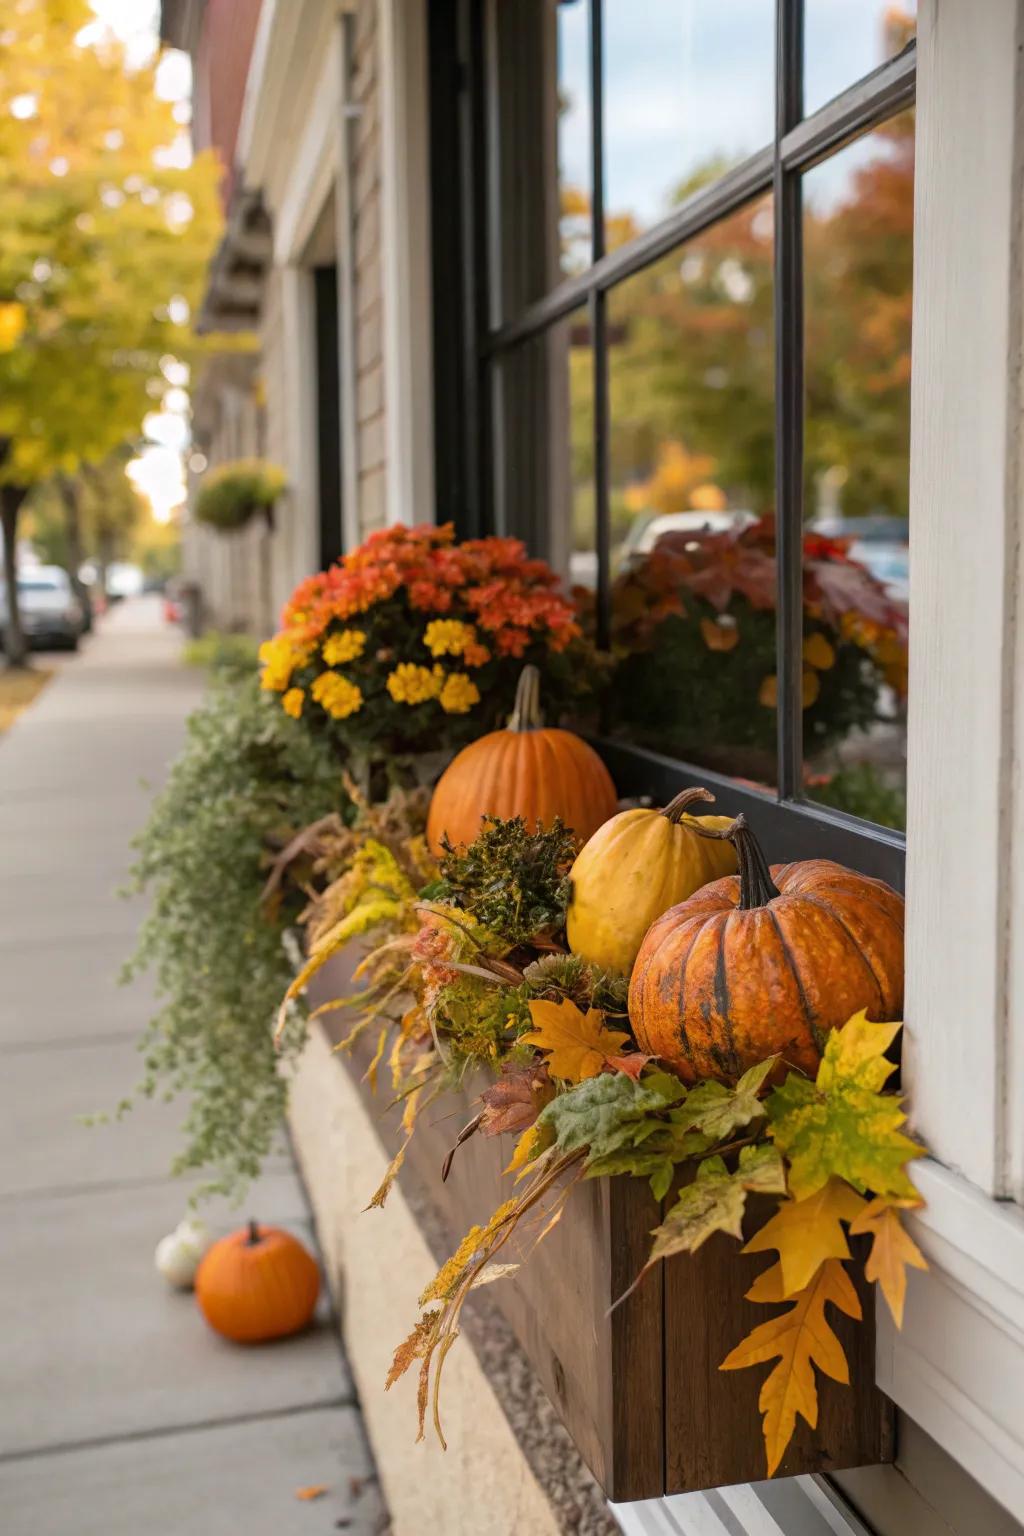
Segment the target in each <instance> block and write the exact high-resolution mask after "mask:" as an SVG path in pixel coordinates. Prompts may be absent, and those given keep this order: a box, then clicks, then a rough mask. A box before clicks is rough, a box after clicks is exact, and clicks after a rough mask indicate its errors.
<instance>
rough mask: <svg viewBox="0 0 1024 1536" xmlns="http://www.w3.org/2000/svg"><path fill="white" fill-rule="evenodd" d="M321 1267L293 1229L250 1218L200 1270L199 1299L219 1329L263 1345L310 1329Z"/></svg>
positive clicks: (210, 1253)
mask: <svg viewBox="0 0 1024 1536" xmlns="http://www.w3.org/2000/svg"><path fill="white" fill-rule="evenodd" d="M319 1294H320V1271H319V1269H318V1268H317V1263H316V1260H315V1259H314V1258H313V1256H312V1254H311V1253H309V1252H307V1250H306V1249H305V1248H304V1247H303V1246H302V1244H301V1243H300V1242H299V1241H298V1239H297V1238H295V1237H292V1235H291V1233H290V1232H284V1231H282V1230H281V1228H280V1227H261V1226H259V1225H258V1224H257V1223H256V1222H255V1221H250V1223H249V1225H248V1226H247V1227H242V1228H241V1230H240V1231H238V1232H232V1233H231V1234H230V1236H228V1237H222V1238H221V1239H220V1241H219V1242H216V1243H214V1245H213V1247H212V1248H210V1249H209V1251H208V1252H207V1254H206V1256H205V1257H204V1259H203V1261H202V1263H201V1264H200V1266H199V1269H198V1271H197V1272H196V1301H197V1302H198V1303H199V1308H200V1310H201V1312H202V1314H203V1316H204V1317H205V1318H206V1321H207V1322H208V1323H209V1325H210V1327H211V1328H213V1329H215V1330H216V1332H217V1333H221V1334H223V1335H224V1337H225V1338H226V1339H233V1340H234V1341H235V1342H236V1343H237V1344H263V1343H265V1342H266V1341H267V1340H269V1339H283V1338H285V1337H286V1336H287V1335H288V1334H290V1333H298V1332H299V1330H300V1328H305V1326H306V1324H307V1323H308V1322H309V1320H310V1318H311V1317H312V1316H313V1313H314V1311H315V1310H316V1302H317V1297H318V1296H319Z"/></svg>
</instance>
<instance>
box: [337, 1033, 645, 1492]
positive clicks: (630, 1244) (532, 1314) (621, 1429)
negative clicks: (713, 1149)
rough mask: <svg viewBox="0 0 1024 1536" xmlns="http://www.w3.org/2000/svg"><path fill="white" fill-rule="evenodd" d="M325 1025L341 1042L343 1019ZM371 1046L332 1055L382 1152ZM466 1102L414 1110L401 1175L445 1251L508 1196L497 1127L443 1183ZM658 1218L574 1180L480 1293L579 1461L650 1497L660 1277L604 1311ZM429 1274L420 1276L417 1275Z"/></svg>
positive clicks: (392, 1137)
mask: <svg viewBox="0 0 1024 1536" xmlns="http://www.w3.org/2000/svg"><path fill="white" fill-rule="evenodd" d="M328 1030H329V1033H330V1034H331V1036H332V1038H334V1039H339V1038H342V1037H343V1035H344V1033H345V1026H344V1025H339V1024H335V1025H330V1024H329V1025H328ZM375 1044H376V1036H375V1034H374V1032H373V1031H372V1030H370V1031H367V1033H366V1035H364V1036H363V1037H362V1038H361V1039H360V1040H359V1041H358V1042H357V1043H356V1046H355V1048H354V1049H353V1050H352V1051H351V1052H350V1053H349V1052H346V1053H345V1056H344V1060H345V1063H346V1066H347V1068H348V1070H349V1072H350V1073H351V1075H352V1077H353V1079H354V1080H355V1081H356V1082H358V1083H359V1084H360V1086H361V1091H362V1092H363V1093H364V1095H366V1096H367V1103H368V1105H369V1107H370V1108H371V1112H372V1113H373V1114H374V1115H375V1117H376V1123H377V1127H378V1133H379V1135H380V1136H381V1140H382V1142H383V1144H384V1146H385V1148H386V1150H387V1151H388V1153H389V1155H393V1153H394V1152H395V1151H396V1150H397V1149H398V1147H399V1145H400V1144H401V1141H402V1140H403V1134H402V1132H401V1130H400V1128H399V1118H400V1111H399V1109H398V1108H397V1107H396V1108H393V1109H391V1110H389V1111H386V1110H385V1108H384V1106H385V1105H386V1104H387V1102H388V1101H387V1088H386V1085H385V1084H382V1086H381V1088H380V1091H379V1092H378V1094H377V1095H376V1096H375V1097H374V1096H372V1095H370V1092H369V1088H368V1086H367V1085H366V1083H365V1082H364V1081H363V1079H364V1076H365V1072H366V1068H367V1065H368V1064H369V1062H370V1060H371V1059H372V1056H373V1052H374V1048H375ZM384 1076H385V1078H386V1074H384ZM477 1108H478V1104H477V1103H475V1102H474V1097H473V1095H472V1093H471V1092H469V1091H465V1090H464V1091H463V1092H461V1093H459V1094H458V1095H446V1096H445V1098H444V1099H443V1100H439V1101H438V1102H437V1103H435V1104H433V1105H431V1106H429V1107H428V1108H426V1109H425V1110H423V1111H422V1112H421V1115H420V1117H419V1120H418V1121H417V1125H416V1133H415V1135H414V1136H413V1138H412V1141H411V1142H410V1143H409V1148H408V1151H407V1153H406V1158H405V1164H404V1166H403V1169H402V1172H401V1174H400V1176H399V1178H400V1182H402V1183H404V1184H406V1185H408V1184H409V1182H410V1181H413V1183H414V1185H415V1187H416V1189H417V1192H418V1193H419V1194H420V1195H421V1197H423V1198H425V1199H426V1200H428V1201H429V1203H430V1205H431V1206H432V1207H433V1208H434V1210H435V1211H436V1212H437V1214H438V1216H439V1217H440V1218H441V1222H442V1224H443V1226H444V1227H445V1229H446V1231H447V1233H448V1237H449V1242H450V1246H451V1249H452V1250H453V1251H454V1249H455V1248H456V1247H457V1245H458V1243H459V1241H460V1240H461V1238H462V1237H464V1236H465V1234H466V1232H468V1231H469V1229H470V1228H471V1227H472V1226H474V1225H477V1224H482V1223H483V1222H485V1221H486V1220H487V1218H488V1217H489V1216H490V1215H491V1213H492V1212H493V1211H494V1210H495V1209H496V1208H497V1207H498V1206H499V1205H500V1204H501V1203H502V1202H503V1201H505V1200H507V1199H509V1198H510V1196H511V1195H512V1194H513V1193H514V1185H513V1182H512V1179H511V1177H503V1172H502V1171H503V1169H504V1167H505V1165H506V1164H507V1162H508V1159H509V1156H510V1154H511V1150H512V1147H513V1145H514V1142H513V1139H512V1138H511V1137H508V1136H506V1137H485V1136H480V1135H477V1136H475V1137H474V1138H473V1139H472V1141H471V1142H470V1143H469V1144H467V1145H465V1146H463V1147H462V1148H460V1150H459V1151H458V1152H457V1153H456V1155H455V1159H454V1161H453V1163H452V1168H451V1172H450V1174H449V1176H448V1179H447V1181H446V1182H444V1183H442V1181H441V1167H442V1164H443V1162H444V1159H445V1155H446V1153H447V1152H448V1150H449V1148H450V1147H451V1145H452V1143H453V1142H454V1140H455V1137H456V1135H457V1134H458V1132H459V1130H460V1128H461V1127H462V1126H463V1125H464V1124H465V1123H466V1121H467V1120H469V1119H471V1118H472V1116H473V1115H474V1114H475V1113H476V1111H477ZM367 1219H368V1220H372V1219H373V1216H372V1215H371V1216H369V1217H368V1218H367ZM383 1219H385V1220H386V1216H385V1217H384V1218H383ZM657 1220H658V1207H657V1205H656V1203H655V1202H654V1200H653V1199H652V1198H651V1196H650V1194H649V1192H647V1191H646V1190H645V1189H644V1188H643V1186H641V1185H640V1184H635V1185H630V1184H627V1182H626V1181H625V1180H614V1181H608V1180H601V1181H600V1182H597V1181H594V1182H583V1183H581V1184H579V1185H578V1187H576V1188H575V1189H573V1191H572V1193H571V1195H570V1196H569V1198H568V1200H567V1201H566V1202H565V1204H564V1206H563V1208H562V1213H561V1216H560V1217H559V1219H558V1221H557V1222H556V1223H555V1225H554V1226H553V1227H552V1228H551V1230H550V1231H549V1232H548V1233H547V1234H546V1236H545V1237H544V1239H543V1241H541V1242H537V1238H538V1236H539V1233H540V1232H541V1231H542V1229H543V1227H544V1225H545V1217H544V1215H543V1213H540V1214H538V1216H537V1218H536V1219H535V1220H534V1219H528V1222H527V1224H526V1227H525V1229H524V1231H523V1232H522V1234H517V1235H516V1236H515V1237H513V1238H512V1239H510V1241H509V1243H508V1245H507V1247H506V1248H505V1249H503V1250H502V1252H501V1254H500V1257H499V1259H498V1260H497V1262H517V1261H520V1260H522V1261H523V1267H522V1268H521V1270H520V1271H519V1273H518V1274H517V1275H516V1276H515V1278H514V1279H513V1280H509V1281H501V1282H499V1283H498V1284H497V1285H495V1286H494V1288H493V1289H492V1290H491V1292H490V1299H491V1300H492V1301H493V1302H494V1303H495V1304H496V1305H497V1306H499V1307H500V1308H501V1311H502V1312H503V1313H504V1315H505V1317H506V1318H507V1320H508V1322H509V1324H510V1325H511V1327H512V1330H513V1332H514V1333H515V1335H516V1338H517V1339H518V1341H519V1343H520V1344H521V1345H522V1348H523V1350H524V1352H525V1353H526V1355H527V1357H528V1358H529V1360H530V1363H531V1365H532V1366H533V1368H534V1370H535V1371H536V1373H537V1376H538V1378H539V1380H540V1382H541V1385H542V1386H543V1388H544V1390H545V1392H546V1393H547V1395H548V1397H549V1398H550V1399H551V1401H552V1403H553V1404H554V1406H555V1408H556V1410H557V1411H558V1414H559V1417H560V1418H561V1419H562V1422H563V1423H564V1424H565V1426H566V1428H567V1429H568V1431H569V1433H570V1434H571V1436H572V1438H573V1440H574V1441H575V1443H576V1445H577V1447H578V1449H579V1451H580V1454H581V1455H582V1457H583V1459H584V1461H586V1463H587V1465H588V1466H589V1467H590V1469H591V1471H592V1472H593V1473H594V1476H595V1477H596V1478H597V1480H598V1482H599V1483H600V1484H601V1486H602V1487H603V1488H604V1489H605V1491H606V1492H607V1493H608V1495H609V1497H610V1498H614V1499H616V1500H625V1499H638V1498H649V1497H651V1496H652V1495H654V1494H660V1493H661V1492H662V1490H663V1489H664V1486H665V1469H664V1399H663V1378H662V1373H663V1359H664V1349H663V1337H662V1327H663V1321H662V1280H661V1276H660V1274H659V1275H655V1276H652V1277H651V1283H650V1285H649V1286H647V1285H645V1286H644V1287H643V1288H642V1291H641V1292H640V1293H638V1294H637V1295H635V1296H633V1297H631V1298H630V1300H629V1301H628V1302H626V1303H624V1304H623V1305H622V1306H621V1307H617V1308H615V1310H614V1311H611V1307H612V1303H613V1302H614V1301H616V1300H617V1299H618V1297H619V1296H621V1295H622V1293H623V1291H625V1290H626V1289H627V1287H628V1286H629V1284H630V1282H631V1281H632V1280H633V1279H634V1278H635V1276H636V1274H637V1272H638V1271H639V1269H640V1268H641V1266H642V1264H643V1261H644V1257H645V1255H646V1252H647V1245H648V1243H649V1241H650V1239H649V1233H650V1230H651V1228H652V1227H653V1226H654V1225H656V1223H657ZM429 1279H430V1276H429V1275H424V1277H423V1284H424V1285H425V1284H426V1283H427V1281H428V1280H429ZM412 1321H413V1319H411V1318H410V1326H411V1324H412Z"/></svg>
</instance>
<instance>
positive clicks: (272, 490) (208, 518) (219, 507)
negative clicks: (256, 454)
mask: <svg viewBox="0 0 1024 1536" xmlns="http://www.w3.org/2000/svg"><path fill="white" fill-rule="evenodd" d="M285 483H286V482H285V474H284V471H283V470H282V469H279V468H278V466H277V465H276V464H269V463H267V462H266V461H265V460H263V459H237V460H234V461H232V462H231V463H227V464H219V465H217V467H216V468H215V469H211V470H209V471H208V473H207V474H205V475H204V476H203V479H202V482H201V484H200V486H199V492H198V494H197V496H196V503H195V516H196V520H197V522H200V523H205V524H206V526H207V527H208V528H216V529H218V530H219V531H220V532H222V533H228V532H231V531H233V530H234V529H237V528H244V527H245V526H246V524H247V523H249V522H251V520H252V519H253V518H254V517H256V516H257V515H258V514H260V513H262V514H263V516H264V517H265V518H266V520H267V523H268V525H269V526H271V527H272V526H273V517H274V507H275V506H276V504H277V502H278V500H279V498H280V496H281V493H282V492H283V490H284V488H285Z"/></svg>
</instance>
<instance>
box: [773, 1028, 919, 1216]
mask: <svg viewBox="0 0 1024 1536" xmlns="http://www.w3.org/2000/svg"><path fill="white" fill-rule="evenodd" d="M901 1027H902V1026H901V1025H900V1024H899V1023H887V1024H872V1023H871V1022H870V1021H869V1020H868V1019H867V1017H866V1015H865V1013H864V1012H863V1010H862V1011H861V1012H860V1013H857V1014H854V1016H853V1017H852V1018H851V1019H850V1020H849V1022H848V1023H846V1024H845V1025H844V1026H843V1028H842V1029H838V1030H835V1031H833V1033H832V1034H831V1035H830V1036H829V1038H828V1041H827V1042H826V1045H825V1051H824V1054H823V1056H822V1060H821V1065H820V1066H819V1068H818V1075H817V1078H816V1079H815V1081H814V1082H813V1083H809V1082H808V1081H807V1080H806V1078H802V1077H800V1076H798V1075H797V1074H796V1073H790V1075H789V1076H788V1077H787V1079H786V1081H785V1082H784V1083H783V1084H782V1086H781V1087H779V1088H776V1089H774V1090H773V1091H772V1093H771V1094H770V1095H769V1097H768V1099H767V1100H766V1108H767V1111H768V1119H769V1122H770V1130H769V1134H770V1135H771V1137H772V1138H773V1140H774V1141H775V1144H776V1146H777V1147H778V1148H779V1149H780V1151H781V1152H782V1153H783V1155H784V1156H785V1157H786V1158H787V1160H788V1162H789V1165H790V1175H789V1187H790V1190H791V1191H792V1193H793V1195H794V1196H795V1197H796V1198H797V1199H800V1198H803V1197H805V1196H807V1195H811V1194H813V1193H814V1192H815V1191H816V1190H818V1189H821V1188H822V1186H823V1185H824V1184H825V1183H826V1182H827V1181H828V1180H829V1179H830V1178H832V1177H836V1178H840V1179H845V1180H846V1181H847V1183H849V1184H852V1185H853V1186H854V1188H855V1189H861V1190H871V1191H872V1193H873V1194H876V1195H891V1196H893V1197H894V1198H896V1199H910V1200H912V1199H914V1198H915V1197H916V1191H915V1189H914V1186H913V1184H912V1183H911V1181H910V1179H909V1178H908V1176H907V1174H906V1172H905V1168H906V1164H907V1163H908V1162H909V1161H911V1160H912V1159H913V1158H915V1157H923V1156H924V1148H923V1147H920V1146H918V1145H917V1143H916V1142H913V1141H911V1139H910V1138H909V1137H908V1136H905V1135H904V1134H903V1133H902V1132H901V1131H900V1129H899V1127H900V1126H901V1125H903V1124H904V1123H905V1121H906V1118H907V1117H906V1115H905V1113H904V1111H903V1108H902V1102H901V1100H900V1099H899V1098H898V1097H897V1096H896V1095H895V1094H887V1093H883V1092H882V1089H883V1087H884V1085H885V1083H886V1082H887V1080H888V1078H889V1076H890V1074H891V1073H892V1072H893V1071H895V1067H894V1065H893V1063H892V1062H891V1061H887V1060H886V1057H885V1052H886V1051H887V1050H888V1048H889V1046H890V1045H891V1044H892V1042H893V1040H894V1039H895V1037H896V1035H897V1033H898V1032H899V1030H900V1028H901Z"/></svg>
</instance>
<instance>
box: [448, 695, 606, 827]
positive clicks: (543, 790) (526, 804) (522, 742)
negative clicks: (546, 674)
mask: <svg viewBox="0 0 1024 1536" xmlns="http://www.w3.org/2000/svg"><path fill="white" fill-rule="evenodd" d="M617 807H618V800H617V797H616V794H615V785H614V784H613V783H612V781H611V776H610V775H609V773H608V770H607V768H606V767H605V766H604V763H602V761H601V759H600V758H599V757H598V755H597V753H596V752H595V751H594V749H593V747H589V746H588V745H587V743H586V742H585V741H582V740H581V739H580V737H579V736H574V735H573V733H572V731H562V730H558V729H557V728H555V727H549V726H545V725H544V723H543V721H542V719H541V714H540V674H539V673H538V671H537V668H536V667H529V666H528V667H524V668H523V672H522V676H521V677H520V679H519V686H518V688H517V690H516V700H515V709H514V711H513V713H512V716H511V718H510V720H509V722H508V726H507V728H506V729H505V730H502V731H491V732H490V733H489V734H488V735H487V736H481V737H480V738H479V740H477V741H473V742H470V744H469V746H468V747H464V748H463V749H462V751H461V752H460V753H459V754H458V756H457V757H455V758H454V759H453V760H452V762H451V763H449V765H448V767H447V768H446V769H445V771H444V773H443V774H442V775H441V777H440V779H439V780H438V781H437V788H436V789H435V790H434V798H433V800H432V801H431V803H430V813H429V816H428V818H427V841H428V843H429V844H430V847H431V849H432V851H433V852H434V853H435V854H436V855H438V856H439V855H440V853H441V850H442V838H443V837H444V835H445V834H447V836H448V840H449V842H450V843H452V845H453V846H454V847H458V846H459V844H466V845H468V844H469V843H472V842H474V841H475V839H476V838H477V837H479V835H480V820H481V817H483V816H497V817H499V818H500V819H501V820H502V821H507V820H509V819H510V818H511V817H513V816H522V817H523V818H524V820H525V821H526V823H527V826H528V827H529V828H530V830H531V831H532V830H533V829H534V827H535V826H536V824H537V822H540V823H541V824H542V825H544V826H549V825H550V824H551V822H553V821H554V819H555V817H556V816H560V817H561V818H562V821H563V822H564V823H565V825H566V826H568V827H571V828H572V830H573V831H574V832H575V834H576V837H577V839H578V840H579V842H580V843H585V842H586V840H587V838H588V837H590V835H591V834H592V833H593V832H596V831H597V829H598V827H599V826H600V825H601V824H602V822H605V821H607V820H608V818H609V816H614V815H615V812H616V809H617Z"/></svg>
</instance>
